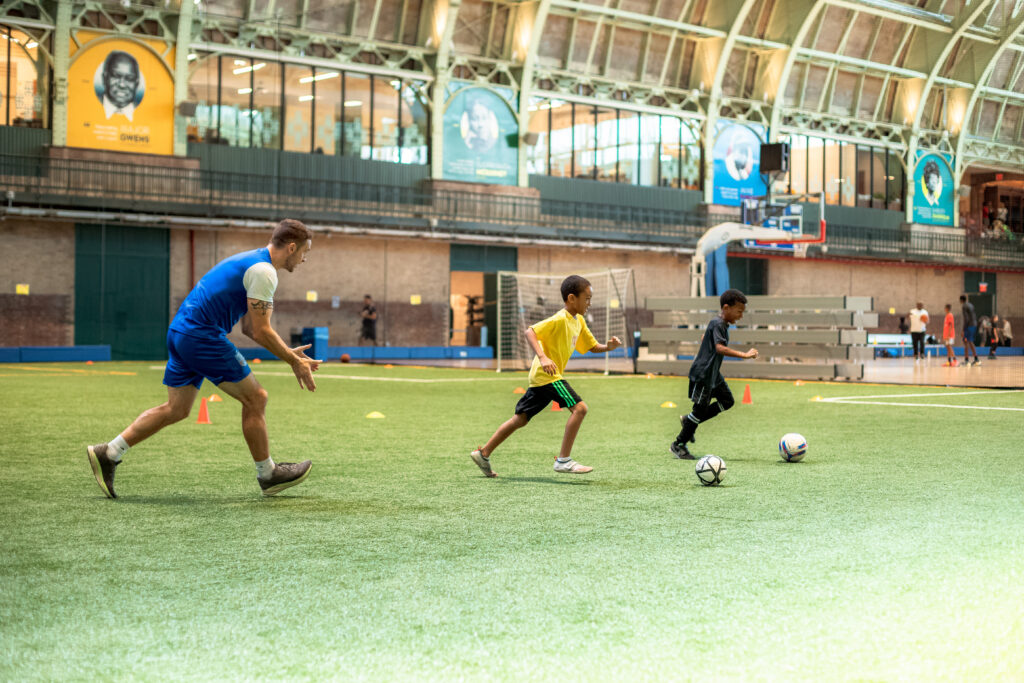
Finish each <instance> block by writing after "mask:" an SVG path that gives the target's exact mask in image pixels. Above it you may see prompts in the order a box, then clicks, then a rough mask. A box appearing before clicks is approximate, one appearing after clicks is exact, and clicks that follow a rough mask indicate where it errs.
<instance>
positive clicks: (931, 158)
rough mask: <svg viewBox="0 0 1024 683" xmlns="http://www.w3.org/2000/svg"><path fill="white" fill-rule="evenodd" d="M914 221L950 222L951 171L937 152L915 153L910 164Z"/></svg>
mask: <svg viewBox="0 0 1024 683" xmlns="http://www.w3.org/2000/svg"><path fill="white" fill-rule="evenodd" d="M914 222H915V223H925V224H927V225H953V174H952V173H951V172H950V170H949V166H948V165H947V164H946V160H945V159H943V158H942V157H940V156H938V155H937V154H927V155H924V156H921V157H919V158H918V160H917V166H916V167H915V168H914Z"/></svg>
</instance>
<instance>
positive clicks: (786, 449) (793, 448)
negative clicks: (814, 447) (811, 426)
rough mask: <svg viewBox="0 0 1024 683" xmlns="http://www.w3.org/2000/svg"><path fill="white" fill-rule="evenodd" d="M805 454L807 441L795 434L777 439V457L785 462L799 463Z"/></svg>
mask: <svg viewBox="0 0 1024 683" xmlns="http://www.w3.org/2000/svg"><path fill="white" fill-rule="evenodd" d="M806 453H807V439H805V438H804V437H803V436H802V435H800V434H797V433H796V432H793V433H790V434H786V435H785V436H783V437H782V438H781V439H779V455H781V456H782V459H783V460H785V461H786V462H800V461H801V460H803V459H804V455H805V454H806Z"/></svg>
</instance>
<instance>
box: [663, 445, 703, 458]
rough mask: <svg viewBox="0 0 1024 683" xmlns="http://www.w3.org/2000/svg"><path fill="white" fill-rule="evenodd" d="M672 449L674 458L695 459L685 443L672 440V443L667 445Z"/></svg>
mask: <svg viewBox="0 0 1024 683" xmlns="http://www.w3.org/2000/svg"><path fill="white" fill-rule="evenodd" d="M668 449H669V450H670V451H672V455H673V456H675V458H676V460H696V458H694V457H693V456H692V455H691V454H690V449H688V448H687V447H686V444H685V443H679V442H678V441H673V442H672V445H671V446H669V447H668Z"/></svg>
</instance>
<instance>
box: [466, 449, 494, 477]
mask: <svg viewBox="0 0 1024 683" xmlns="http://www.w3.org/2000/svg"><path fill="white" fill-rule="evenodd" d="M469 457H470V458H472V459H473V462H475V463H476V466H477V467H479V468H480V471H481V472H483V473H484V476H485V477H496V476H498V473H497V472H495V471H494V470H492V469H491V461H490V460H488V459H487V458H485V457H484V454H483V453H482V452H480V449H479V448H478V449H476V450H475V451H473V452H472V453H470V454H469Z"/></svg>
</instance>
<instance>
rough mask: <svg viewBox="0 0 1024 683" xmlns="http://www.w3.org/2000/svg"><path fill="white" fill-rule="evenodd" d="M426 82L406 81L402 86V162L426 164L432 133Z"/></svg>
mask: <svg viewBox="0 0 1024 683" xmlns="http://www.w3.org/2000/svg"><path fill="white" fill-rule="evenodd" d="M424 92H425V87H424V84H423V83H422V82H420V81H415V82H411V83H410V82H406V83H405V85H404V87H403V88H402V154H401V156H402V159H401V160H402V163H403V164H426V163H427V161H428V159H427V149H429V145H430V134H429V130H430V128H429V126H428V122H429V120H430V117H429V116H428V115H427V107H426V105H425V104H424V96H423V93H424Z"/></svg>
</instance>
